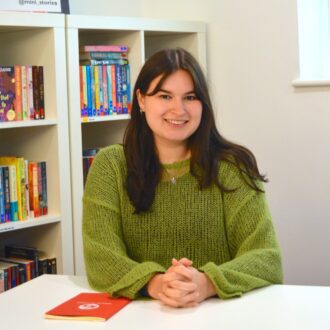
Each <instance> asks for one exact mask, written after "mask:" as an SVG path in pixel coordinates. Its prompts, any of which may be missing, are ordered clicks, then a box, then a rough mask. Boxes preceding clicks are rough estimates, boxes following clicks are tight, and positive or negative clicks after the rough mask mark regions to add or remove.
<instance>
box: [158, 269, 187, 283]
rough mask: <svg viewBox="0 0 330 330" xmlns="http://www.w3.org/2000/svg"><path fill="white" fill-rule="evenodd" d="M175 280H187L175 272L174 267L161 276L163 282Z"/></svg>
mask: <svg viewBox="0 0 330 330" xmlns="http://www.w3.org/2000/svg"><path fill="white" fill-rule="evenodd" d="M175 280H178V281H187V278H186V277H185V276H183V275H181V274H178V273H176V272H175V271H174V269H173V270H172V271H170V272H166V273H165V274H164V276H163V283H168V282H171V281H175Z"/></svg>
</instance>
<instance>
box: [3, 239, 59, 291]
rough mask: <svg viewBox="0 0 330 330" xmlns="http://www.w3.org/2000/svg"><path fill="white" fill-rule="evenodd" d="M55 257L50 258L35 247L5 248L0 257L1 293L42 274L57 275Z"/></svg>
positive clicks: (11, 246) (10, 246) (13, 246)
mask: <svg viewBox="0 0 330 330" xmlns="http://www.w3.org/2000/svg"><path fill="white" fill-rule="evenodd" d="M56 273H57V263H56V258H55V257H48V256H46V255H45V254H44V253H42V252H41V251H39V250H37V249H36V248H33V247H26V246H15V245H8V246H5V249H4V256H3V257H0V292H3V291H6V290H9V289H11V288H14V287H15V286H17V285H19V284H22V283H25V282H27V281H29V280H31V279H33V278H35V277H37V276H40V275H42V274H56Z"/></svg>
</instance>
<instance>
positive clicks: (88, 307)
mask: <svg viewBox="0 0 330 330" xmlns="http://www.w3.org/2000/svg"><path fill="white" fill-rule="evenodd" d="M99 307H100V305H99V304H83V305H79V306H78V308H79V309H83V310H85V309H97V308H99Z"/></svg>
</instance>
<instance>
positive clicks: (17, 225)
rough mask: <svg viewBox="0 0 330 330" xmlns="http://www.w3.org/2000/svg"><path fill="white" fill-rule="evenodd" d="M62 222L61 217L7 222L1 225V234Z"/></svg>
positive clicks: (53, 216)
mask: <svg viewBox="0 0 330 330" xmlns="http://www.w3.org/2000/svg"><path fill="white" fill-rule="evenodd" d="M60 221H61V216H60V215H45V216H42V217H39V218H29V219H27V220H24V221H13V222H7V223H3V224H1V225H0V233H5V232H8V231H14V230H19V229H26V228H31V227H36V226H42V225H47V224H50V223H57V222H60Z"/></svg>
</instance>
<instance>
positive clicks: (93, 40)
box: [66, 15, 206, 275]
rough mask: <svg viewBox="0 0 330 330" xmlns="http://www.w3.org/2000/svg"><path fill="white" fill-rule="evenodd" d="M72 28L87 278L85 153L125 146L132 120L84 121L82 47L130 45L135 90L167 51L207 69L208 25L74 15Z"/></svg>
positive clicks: (75, 176)
mask: <svg viewBox="0 0 330 330" xmlns="http://www.w3.org/2000/svg"><path fill="white" fill-rule="evenodd" d="M66 26H67V29H66V32H67V38H66V40H67V72H68V86H69V89H68V91H69V117H70V146H71V175H72V196H73V197H72V206H73V228H74V229H73V232H74V251H75V273H76V274H79V275H81V274H85V267H84V260H83V248H82V235H81V220H82V195H83V167H82V150H83V149H84V148H92V147H104V146H107V145H109V144H113V143H118V142H122V137H123V133H124V130H125V128H126V125H127V122H128V120H129V116H127V115H126V116H124V115H117V116H113V117H109V118H104V117H103V118H102V117H101V118H100V119H98V118H95V119H94V118H93V119H90V120H87V119H82V118H81V117H80V102H79V100H80V93H79V45H86V44H124V45H127V46H128V47H129V53H128V57H129V63H130V68H131V89H132V90H133V87H134V83H135V80H136V77H137V75H138V73H139V71H140V69H141V67H142V65H143V63H144V61H145V59H146V58H147V57H149V56H150V55H151V54H153V53H154V52H156V51H158V50H160V49H162V48H165V47H183V48H185V49H187V50H188V51H190V52H191V53H192V54H193V55H194V56H195V57H196V58H197V59H198V60H199V62H200V64H201V65H202V67H203V68H204V69H205V70H206V40H205V34H206V25H205V24H204V23H202V22H187V21H174V20H158V19H145V18H126V17H105V16H104V17H103V16H79V15H69V16H66Z"/></svg>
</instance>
